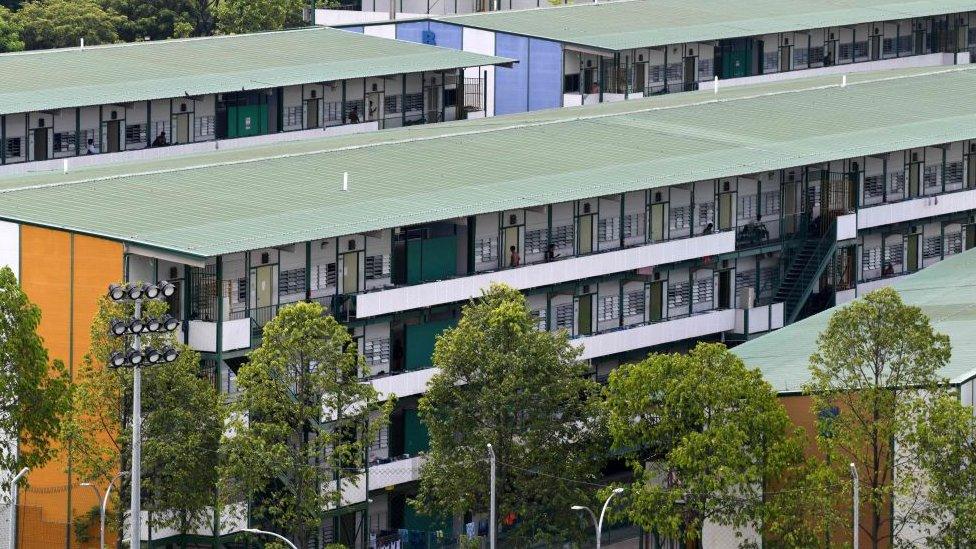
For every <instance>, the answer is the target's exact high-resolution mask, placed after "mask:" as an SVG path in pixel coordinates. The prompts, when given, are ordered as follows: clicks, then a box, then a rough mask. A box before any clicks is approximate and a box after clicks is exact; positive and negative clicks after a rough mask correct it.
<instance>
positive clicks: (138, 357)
mask: <svg viewBox="0 0 976 549" xmlns="http://www.w3.org/2000/svg"><path fill="white" fill-rule="evenodd" d="M125 358H126V360H128V361H129V364H131V365H133V366H138V365H140V364H142V353H140V352H139V351H130V352H129V354H128V355H126V357H125Z"/></svg>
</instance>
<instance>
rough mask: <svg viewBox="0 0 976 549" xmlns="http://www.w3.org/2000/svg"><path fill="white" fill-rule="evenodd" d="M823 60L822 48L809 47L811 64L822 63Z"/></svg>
mask: <svg viewBox="0 0 976 549" xmlns="http://www.w3.org/2000/svg"><path fill="white" fill-rule="evenodd" d="M823 60H824V48H810V64H811V65H816V64H818V63H823Z"/></svg>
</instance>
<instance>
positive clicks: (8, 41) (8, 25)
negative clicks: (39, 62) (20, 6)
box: [0, 6, 24, 53]
mask: <svg viewBox="0 0 976 549" xmlns="http://www.w3.org/2000/svg"><path fill="white" fill-rule="evenodd" d="M23 49H24V42H23V40H21V39H20V25H18V24H17V22H16V21H15V20H14V16H13V14H12V13H11V12H10V10H9V9H7V8H5V7H3V6H0V53H5V52H11V51H21V50H23Z"/></svg>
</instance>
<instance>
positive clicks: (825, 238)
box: [774, 221, 837, 324]
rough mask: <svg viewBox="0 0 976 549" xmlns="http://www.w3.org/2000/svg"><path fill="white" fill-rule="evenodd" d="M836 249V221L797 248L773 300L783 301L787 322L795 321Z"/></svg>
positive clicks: (785, 322)
mask: <svg viewBox="0 0 976 549" xmlns="http://www.w3.org/2000/svg"><path fill="white" fill-rule="evenodd" d="M836 248H837V223H836V221H834V222H832V223H831V224H830V227H829V228H828V229H827V230H826V231H824V234H823V235H821V236H819V237H817V236H813V235H808V238H806V239H805V240H803V242H802V244H801V245H800V246H799V247H798V249H797V251H796V253H795V254H794V256H793V259H792V260H791V261H790V264H789V266H788V267H787V268H786V274H785V275H784V276H783V279H782V282H781V283H780V285H779V288H777V289H776V296H775V298H774V301H778V302H782V303H783V314H784V318H783V320H784V324H790V323H792V322H794V321H795V320H796V318H797V317H798V316H799V315H800V311H802V310H803V306H804V305H805V304H806V302H807V299H809V298H810V294H812V293H813V290H814V289H815V288H816V285H817V282H818V281H819V280H820V277H821V276H822V275H823V273H824V270H826V269H827V266H828V265H829V264H830V260H831V258H832V257H833V255H834V250H835V249H836Z"/></svg>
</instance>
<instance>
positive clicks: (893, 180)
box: [888, 170, 905, 194]
mask: <svg viewBox="0 0 976 549" xmlns="http://www.w3.org/2000/svg"><path fill="white" fill-rule="evenodd" d="M888 192H890V193H892V194H902V193H904V192H905V171H904V170H902V171H900V172H891V173H889V174H888Z"/></svg>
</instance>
